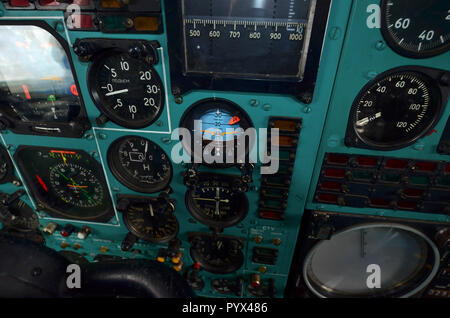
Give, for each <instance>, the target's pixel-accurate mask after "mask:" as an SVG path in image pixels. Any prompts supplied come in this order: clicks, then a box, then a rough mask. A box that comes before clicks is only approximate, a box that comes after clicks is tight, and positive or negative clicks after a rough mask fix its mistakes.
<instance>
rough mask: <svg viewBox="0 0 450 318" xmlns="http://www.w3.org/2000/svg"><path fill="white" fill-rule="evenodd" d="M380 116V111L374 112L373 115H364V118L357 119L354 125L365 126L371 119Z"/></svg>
mask: <svg viewBox="0 0 450 318" xmlns="http://www.w3.org/2000/svg"><path fill="white" fill-rule="evenodd" d="M380 117H381V112H378V113H376V114H375V116H370V117H366V118H363V119H360V120H358V121H357V122H356V125H358V126H365V125H367V124H368V123H370V122H371V121H373V120H375V119H377V118H380Z"/></svg>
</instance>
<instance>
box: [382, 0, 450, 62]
mask: <svg viewBox="0 0 450 318" xmlns="http://www.w3.org/2000/svg"><path fill="white" fill-rule="evenodd" d="M381 31H382V33H383V36H384V38H385V40H386V42H387V43H388V44H389V46H390V47H391V48H392V49H393V50H394V51H396V52H397V53H399V54H401V55H404V56H407V57H413V58H426V57H430V56H434V55H438V54H441V53H443V52H445V51H447V50H448V49H449V48H450V3H449V2H448V0H427V1H423V0H383V1H382V2H381Z"/></svg>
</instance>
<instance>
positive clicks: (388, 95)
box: [350, 71, 441, 149]
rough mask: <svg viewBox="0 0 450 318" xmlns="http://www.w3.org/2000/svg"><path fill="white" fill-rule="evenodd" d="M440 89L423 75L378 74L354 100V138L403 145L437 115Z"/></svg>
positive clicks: (382, 145) (375, 143)
mask: <svg viewBox="0 0 450 318" xmlns="http://www.w3.org/2000/svg"><path fill="white" fill-rule="evenodd" d="M440 108H441V102H440V92H439V90H438V88H437V87H436V85H435V84H434V82H433V80H432V79H431V78H429V77H428V76H426V75H425V74H422V73H418V72H412V71H403V72H402V71H400V72H392V73H385V74H381V75H380V76H379V77H377V78H375V80H374V81H372V82H370V83H369V84H368V85H366V86H365V87H364V88H363V89H362V91H361V92H360V94H359V95H358V96H357V98H356V99H355V101H354V102H353V106H352V112H351V115H350V116H351V119H352V124H353V129H354V131H355V133H356V135H357V137H358V138H359V139H360V140H361V141H362V142H363V143H365V144H366V145H367V146H369V147H371V148H376V149H394V148H402V147H405V146H407V145H409V144H411V143H413V142H414V141H416V140H417V139H418V138H420V137H422V136H423V135H424V134H426V133H427V132H428V131H429V129H431V128H432V126H433V125H434V124H435V123H436V121H437V120H438V117H439V114H440Z"/></svg>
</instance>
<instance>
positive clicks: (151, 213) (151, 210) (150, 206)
mask: <svg viewBox="0 0 450 318" xmlns="http://www.w3.org/2000/svg"><path fill="white" fill-rule="evenodd" d="M148 207H149V209H150V215H151V216H152V217H154V216H155V213H153V205H151V204H149V205H148Z"/></svg>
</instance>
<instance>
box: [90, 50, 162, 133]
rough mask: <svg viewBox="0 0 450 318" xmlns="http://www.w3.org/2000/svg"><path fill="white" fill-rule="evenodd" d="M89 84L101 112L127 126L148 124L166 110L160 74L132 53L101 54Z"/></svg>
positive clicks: (94, 66)
mask: <svg viewBox="0 0 450 318" xmlns="http://www.w3.org/2000/svg"><path fill="white" fill-rule="evenodd" d="M89 87H91V95H92V97H93V99H94V101H95V103H96V105H97V107H98V108H99V109H100V111H101V112H102V113H103V114H104V115H105V116H106V117H108V118H109V119H110V120H111V121H113V122H115V123H116V124H118V125H120V126H123V127H127V128H144V127H147V126H149V125H150V124H151V123H153V122H154V121H155V120H156V119H157V118H158V117H159V116H160V115H161V112H162V110H163V106H164V88H163V85H162V82H161V79H160V78H159V76H158V74H157V73H156V71H155V70H154V69H153V68H152V66H151V65H150V64H148V63H147V62H145V61H144V60H141V59H137V58H133V57H131V56H130V55H129V54H128V53H122V52H117V51H113V52H108V53H104V54H102V55H100V56H98V57H97V59H96V60H95V61H94V62H93V64H92V66H91V68H90V70H89Z"/></svg>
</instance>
